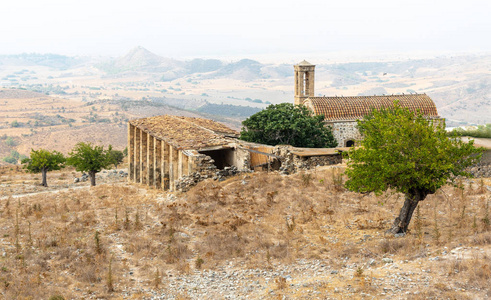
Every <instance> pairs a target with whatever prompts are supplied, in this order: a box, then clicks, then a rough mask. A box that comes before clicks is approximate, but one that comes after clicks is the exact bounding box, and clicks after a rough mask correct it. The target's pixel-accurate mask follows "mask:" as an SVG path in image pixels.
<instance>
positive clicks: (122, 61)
mask: <svg viewBox="0 0 491 300" xmlns="http://www.w3.org/2000/svg"><path fill="white" fill-rule="evenodd" d="M183 66H184V63H183V62H180V61H178V60H174V59H170V58H164V57H161V56H158V55H156V54H154V53H152V52H150V51H148V50H147V49H145V48H143V47H140V46H139V47H136V48H134V49H132V50H130V52H128V53H127V54H126V55H125V56H123V57H120V58H117V59H113V60H110V61H107V62H104V63H101V64H99V65H97V66H96V67H98V68H99V69H101V70H103V71H105V72H107V73H109V74H117V73H124V72H129V71H135V72H168V71H173V70H176V69H181V68H182V67H183Z"/></svg>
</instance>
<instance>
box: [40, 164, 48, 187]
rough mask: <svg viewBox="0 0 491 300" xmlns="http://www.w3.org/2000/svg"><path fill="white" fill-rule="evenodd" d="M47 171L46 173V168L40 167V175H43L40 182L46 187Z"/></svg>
mask: <svg viewBox="0 0 491 300" xmlns="http://www.w3.org/2000/svg"><path fill="white" fill-rule="evenodd" d="M47 173H48V170H46V169H44V168H43V169H41V175H42V177H43V181H42V182H41V185H42V186H45V187H48V181H47V179H46V175H47Z"/></svg>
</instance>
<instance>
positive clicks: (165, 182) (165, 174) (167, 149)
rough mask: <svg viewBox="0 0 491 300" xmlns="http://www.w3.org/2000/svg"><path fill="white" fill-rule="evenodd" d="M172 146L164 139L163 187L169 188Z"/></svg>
mask: <svg viewBox="0 0 491 300" xmlns="http://www.w3.org/2000/svg"><path fill="white" fill-rule="evenodd" d="M169 166H170V146H169V144H167V143H166V142H164V141H162V188H163V189H164V190H168V189H169V188H170V181H169V180H170V178H169V177H170V175H169Z"/></svg>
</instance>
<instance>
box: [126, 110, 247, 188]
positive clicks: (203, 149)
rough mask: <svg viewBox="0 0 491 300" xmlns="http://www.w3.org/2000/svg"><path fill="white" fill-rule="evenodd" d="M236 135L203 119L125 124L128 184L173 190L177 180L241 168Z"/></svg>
mask: <svg viewBox="0 0 491 300" xmlns="http://www.w3.org/2000/svg"><path fill="white" fill-rule="evenodd" d="M237 135H238V133H237V132H236V131H235V130H232V129H230V128H228V127H226V126H225V125H223V124H220V123H217V122H214V121H212V120H207V119H199V118H188V117H177V116H170V115H164V116H156V117H150V118H144V119H137V120H131V121H130V122H129V124H128V157H129V172H128V175H129V180H130V181H133V182H136V183H143V184H146V185H148V186H152V187H155V188H161V189H164V190H176V182H177V180H178V179H180V178H183V177H185V176H188V175H190V174H192V173H195V172H198V173H201V174H207V173H210V174H211V173H212V172H213V171H214V169H216V168H219V169H223V168H224V167H226V166H232V165H233V166H239V168H241V169H242V168H243V167H244V163H245V161H244V158H243V157H241V154H242V156H243V155H244V154H246V152H244V151H241V150H240V149H237V147H236V145H235V143H234V142H235V137H237Z"/></svg>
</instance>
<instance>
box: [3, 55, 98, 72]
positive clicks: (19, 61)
mask: <svg viewBox="0 0 491 300" xmlns="http://www.w3.org/2000/svg"><path fill="white" fill-rule="evenodd" d="M88 60H89V59H88V58H80V57H70V56H65V55H59V54H51V53H47V54H39V53H22V54H14V55H0V65H4V66H45V67H50V68H54V69H61V70H63V69H69V68H73V67H75V66H77V65H80V64H82V63H86V62H87V61H88Z"/></svg>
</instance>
